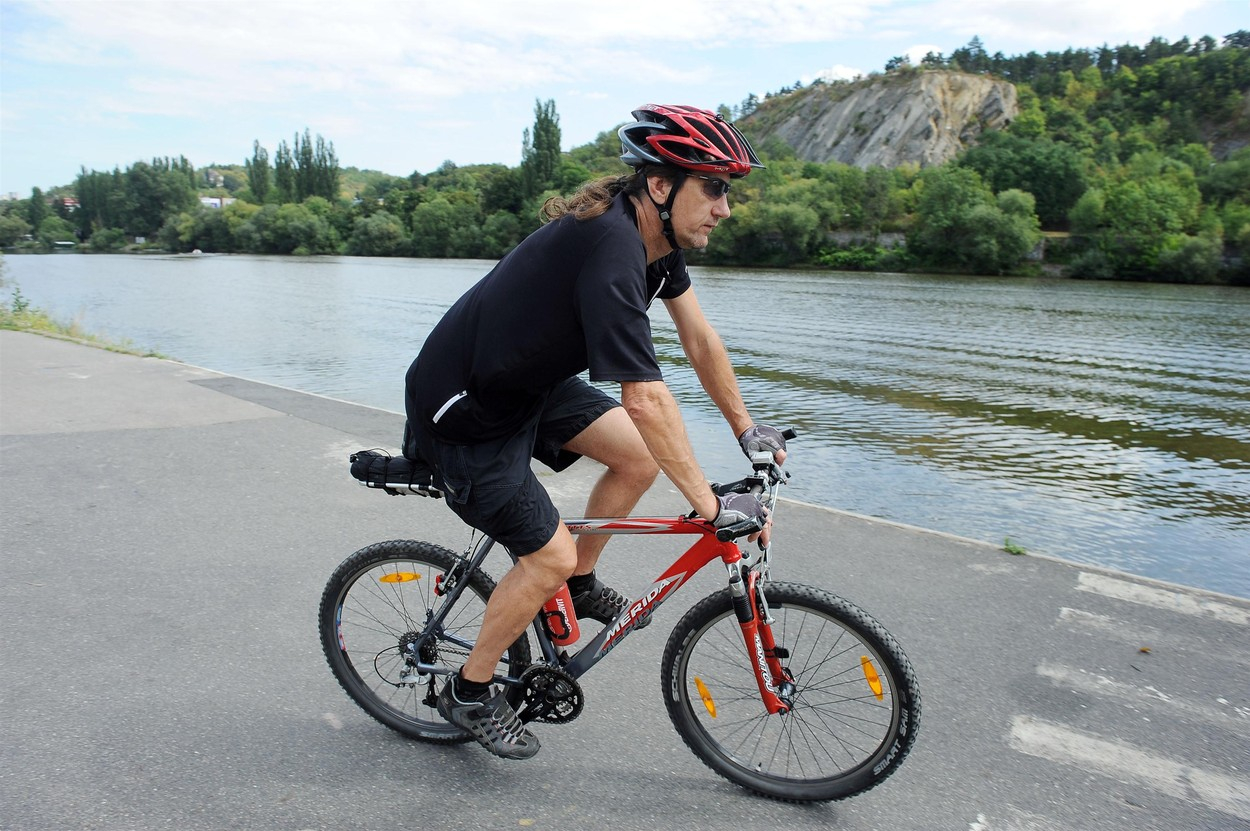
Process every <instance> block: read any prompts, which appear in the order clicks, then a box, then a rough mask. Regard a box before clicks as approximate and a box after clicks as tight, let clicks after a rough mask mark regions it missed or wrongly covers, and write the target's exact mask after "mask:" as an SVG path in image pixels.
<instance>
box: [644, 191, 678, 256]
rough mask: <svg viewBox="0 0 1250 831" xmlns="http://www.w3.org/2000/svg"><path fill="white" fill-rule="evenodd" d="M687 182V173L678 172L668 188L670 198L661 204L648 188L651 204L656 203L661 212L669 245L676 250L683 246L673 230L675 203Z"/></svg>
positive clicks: (656, 207) (661, 219)
mask: <svg viewBox="0 0 1250 831" xmlns="http://www.w3.org/2000/svg"><path fill="white" fill-rule="evenodd" d="M685 183H686V174H685V173H678V174H677V175H676V176H675V178H674V179H673V186H672V187H671V188H669V190H668V198H667V199H665V200H664V204H663V205H661V204H660V203H659V202H656V201H655V199H654V198H653V197H652V196H651V190H650V188H648V189H647V198H648V199H650V200H651V204H652V205H655V209H656V210H657V211H658V212H659V214H660V222H661V223H662V224H663V230H664V238H665V239H667V240H668V243H669V245H671V246H673V249H674V250H677V249H679V248H681V246H680V245H678V244H677V232H676V231H674V230H673V203H674V202H676V201H677V191H678V190H680V189H681V186H682V185H684V184H685Z"/></svg>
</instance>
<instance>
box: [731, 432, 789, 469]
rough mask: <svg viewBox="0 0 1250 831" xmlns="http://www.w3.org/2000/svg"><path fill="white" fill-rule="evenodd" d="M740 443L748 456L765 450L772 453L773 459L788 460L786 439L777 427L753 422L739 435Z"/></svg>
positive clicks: (777, 460)
mask: <svg viewBox="0 0 1250 831" xmlns="http://www.w3.org/2000/svg"><path fill="white" fill-rule="evenodd" d="M738 444H739V445H740V446H741V447H742V452H743V453H745V454H746V456H747V458H748V459H750V458H752V457H753V456H754V455H755V454H756V453H759V452H760V451H764V452H767V453H770V454H772V457H773V460H774V461H775V462H776V463H777V464H781V463H782V462H784V461H785V460H786V439H785V436H783V435H782V434H781V431H780V430H778V429H777V428H776V427H769V426H768V425H767V424H752V425H751V426H750V427H748V428H747V429H746V430H744V431H743V432H742V435H741V436H738Z"/></svg>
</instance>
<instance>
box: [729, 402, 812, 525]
mask: <svg viewBox="0 0 1250 831" xmlns="http://www.w3.org/2000/svg"><path fill="white" fill-rule="evenodd" d="M780 432H781V436H782V438H784V439H785V440H786V441H790V440H791V439H794V438H797V437H798V435H799V431H798V430H796V429H795V428H794V427H786V428H784V429H782V430H781V431H780ZM751 467H752V468H753V471H754V472H753V473H752V474H751V475H750V476H745V477H743V478H742V479H739V480H738V481H736V482H728V483H726V484H723V485H718V484H713V485H712V492H713V493H715V494H716V495H717V496H728V495H729V494H731V493H749V494H751V495H753V496H755V497H757V498H758V497H760V496H762V495H763V494H764V493H765V492H771V491H773V490H774V489H775V488H776V487H777V486H778V485H780V484H783V483H784V482H785V481H786V480H787V479H789V478H790V474H788V473H786V472H785V471H784V470H782V469H781V467H780V466H779V465H778V464H777V461H776V459H774V458H773V454H771V453H768V452H761V453H757V454H755V455H754V456H752V457H751ZM761 501H763V500H761ZM763 529H764V520H762V519H758V518H752V519H748V520H743V521H742V522H738V523H735V524H733V525H727V526H725V527H724V528H719V529H717V531H716V539H718V540H720V541H721V542H729V541H730V540H734V539H737V538H738V537H745V536H749V535H751V534H754V533H755V532H757V531H762V530H763Z"/></svg>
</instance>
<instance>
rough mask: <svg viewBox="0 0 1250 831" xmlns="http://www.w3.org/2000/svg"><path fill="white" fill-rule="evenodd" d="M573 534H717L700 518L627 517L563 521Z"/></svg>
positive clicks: (582, 518)
mask: <svg viewBox="0 0 1250 831" xmlns="http://www.w3.org/2000/svg"><path fill="white" fill-rule="evenodd" d="M563 522H564V525H565V527H566V528H568V529H569V532H570V533H572V534H591V535H603V534H715V533H716V529H715V528H714V527H713V526H712V525H711V523H709V522H708V521H707V520H705V519H700V518H698V517H693V518H692V517H689V516H679V517H659V516H626V517H605V518H602V519H591V518H586V517H576V518H570V519H565V520H563Z"/></svg>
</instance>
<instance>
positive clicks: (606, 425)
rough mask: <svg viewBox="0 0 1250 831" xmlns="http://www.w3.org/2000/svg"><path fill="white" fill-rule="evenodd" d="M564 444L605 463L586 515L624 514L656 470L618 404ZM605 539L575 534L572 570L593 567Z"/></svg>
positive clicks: (645, 490) (657, 468) (581, 572)
mask: <svg viewBox="0 0 1250 831" xmlns="http://www.w3.org/2000/svg"><path fill="white" fill-rule="evenodd" d="M565 448H567V449H568V450H571V451H573V452H574V453H580V454H581V455H583V456H585V457H586V458H588V459H594V460H595V461H597V462H599V463H600V464H603V465H606V466H607V470H605V471H604V472H603V475H602V476H600V477H599V480H598V481H597V482H596V483H595V485H594V487H593V488H591V491H590V497H589V498H588V499H587V500H586V516H587V517H615V516H627V515H628V514H629V512H630V511H632V510H633V509H634V506H635V505H637V504H638V500H639V499H641V498H642V495H643V494H644V493H646V492H647V489H648V488H650V487H651V485H652V484H653V483H654V482H655V477H656V476H657V475H658V474H659V472H660V467H659V465H657V464H656V463H655V460H654V459H652V458H651V453H650V451H648V450H647V446H646V444H644V443H643V441H642V436H641V435H640V434H639V433H638V428H637V427H635V426H634V422H633V421H632V420H631V419H630V417H629V415H628V414H627V413H626V412H625V410H624V409H623V408H621V407H613V408H612V409H611V410H608V411H607V412H606V413H604V414H603V415H601V416H599V418H597V419H595V420H594V422H592V423H591V425H590V426H589V427H587V428H586V429H585V430H583V431H582V432H580V433H578V434H577V435H576V436H575V437H573V439H572V440H571V441H569V442H568V443H567V444H566V445H565ZM609 539H610V537H609V536H607V535H605V534H582V535H580V536H579V537H578V538H577V567H576V568H575V569H574V570H573V573H574V574H589V573H590V572H592V571H594V568H595V563H597V562H598V561H599V554H600V553H601V552H602V551H603V547H604V546H605V545H607V542H608V540H609ZM556 588H559V586H558V585H557V586H556ZM553 593H554V589H553ZM549 596H550V595H548V597H549ZM543 600H544V601H545V600H546V598H543ZM501 654H502V653H501Z"/></svg>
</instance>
